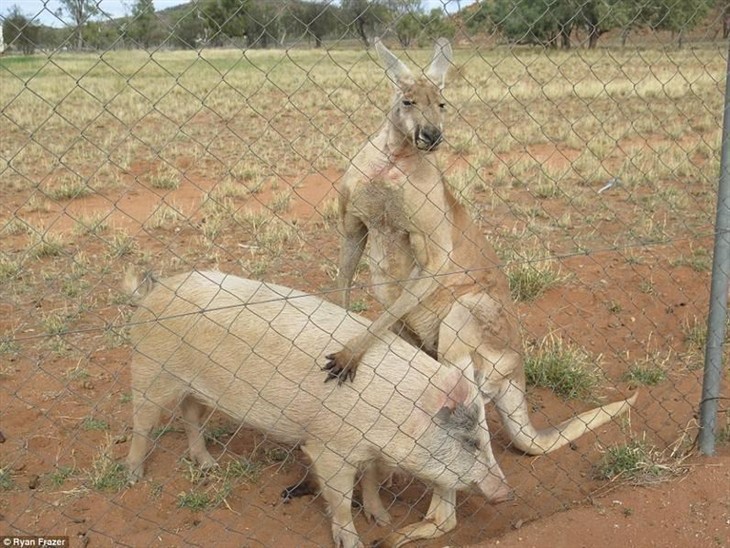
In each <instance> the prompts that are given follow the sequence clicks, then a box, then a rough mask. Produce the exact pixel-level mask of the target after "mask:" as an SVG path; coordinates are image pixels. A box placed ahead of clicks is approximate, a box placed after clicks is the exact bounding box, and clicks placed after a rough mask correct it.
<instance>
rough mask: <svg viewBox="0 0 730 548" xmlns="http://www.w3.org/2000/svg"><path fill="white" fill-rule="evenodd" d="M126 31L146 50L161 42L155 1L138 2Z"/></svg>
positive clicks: (143, 0)
mask: <svg viewBox="0 0 730 548" xmlns="http://www.w3.org/2000/svg"><path fill="white" fill-rule="evenodd" d="M126 30H127V35H128V36H129V37H130V38H131V39H132V40H134V41H135V42H137V43H138V44H140V45H141V46H142V47H143V48H145V49H146V48H149V47H150V46H151V45H152V44H153V43H155V42H159V40H160V39H161V37H162V36H161V34H162V33H161V29H160V23H159V21H158V20H157V16H156V15H155V5H154V2H153V0H136V2H135V4H134V6H133V7H132V14H131V16H130V21H129V23H128V24H127V29H126Z"/></svg>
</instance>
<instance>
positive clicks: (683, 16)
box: [652, 0, 714, 48]
mask: <svg viewBox="0 0 730 548" xmlns="http://www.w3.org/2000/svg"><path fill="white" fill-rule="evenodd" d="M713 3H714V2H713V0H682V1H681V2H678V1H677V0H655V5H656V15H655V18H654V20H653V21H652V27H653V28H654V29H664V30H669V31H671V32H672V34H675V35H677V45H678V46H679V47H680V48H681V47H682V45H683V43H684V34H685V32H687V31H688V30H691V29H693V28H694V27H696V26H697V24H698V23H699V22H700V21H701V20H702V19H703V18H704V17H705V16H706V15H707V13H708V12H709V11H710V8H711V7H712V6H713Z"/></svg>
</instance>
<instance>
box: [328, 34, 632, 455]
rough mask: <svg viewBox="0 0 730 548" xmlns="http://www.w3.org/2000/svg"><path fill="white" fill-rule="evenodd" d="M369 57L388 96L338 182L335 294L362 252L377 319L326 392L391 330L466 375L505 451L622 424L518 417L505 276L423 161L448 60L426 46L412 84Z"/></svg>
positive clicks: (589, 417) (351, 346)
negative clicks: (499, 429) (491, 409)
mask: <svg viewBox="0 0 730 548" xmlns="http://www.w3.org/2000/svg"><path fill="white" fill-rule="evenodd" d="M375 48H376V50H377V51H378V54H379V55H380V58H381V60H382V61H383V63H384V64H385V70H386V74H387V76H388V77H389V79H390V80H391V81H392V82H393V84H394V88H395V96H394V100H393V103H392V106H391V108H390V111H389V112H388V114H387V116H386V119H385V122H384V124H383V125H382V127H381V129H380V131H379V132H378V133H377V134H376V135H375V136H374V137H372V138H371V139H370V140H369V141H368V142H367V143H366V144H365V146H364V147H363V148H362V149H361V150H360V151H359V153H358V154H357V155H356V156H355V158H354V159H353V160H352V162H351V165H350V167H349V168H348V169H347V171H346V172H345V174H344V175H343V177H342V179H341V180H340V181H339V182H338V192H339V215H340V220H339V230H340V233H341V248H340V257H339V274H338V277H337V286H338V288H339V289H340V290H342V304H343V306H344V307H346V308H347V307H348V306H349V300H350V287H351V285H352V281H353V276H354V274H355V269H356V267H357V265H358V262H359V261H360V258H361V257H362V255H363V252H364V251H365V247H366V244H367V242H369V243H370V246H369V253H368V256H369V266H370V273H371V282H372V286H373V291H374V293H375V297H376V298H377V299H378V301H379V302H380V303H381V304H382V305H383V306H384V308H385V311H384V312H383V313H382V314H381V315H380V316H379V317H378V318H377V319H376V320H375V321H374V322H373V324H372V325H371V327H370V329H368V330H367V331H365V332H363V333H361V334H359V335H358V336H356V337H353V338H352V339H351V340H349V341H347V342H346V343H345V344H344V346H343V348H342V349H341V350H339V351H338V352H335V353H333V354H331V355H329V356H328V363H327V365H326V369H327V377H326V380H325V382H326V381H329V380H332V379H337V380H338V384H342V383H343V382H344V381H346V380H347V379H351V380H352V379H354V377H355V374H356V371H357V368H358V364H359V363H360V361H361V358H362V356H363V354H364V353H365V352H367V350H368V348H370V346H371V345H372V344H374V343H375V341H378V340H380V339H381V338H382V337H383V335H384V333H385V332H386V331H388V330H389V329H392V330H394V331H396V332H397V333H398V334H400V335H401V336H402V337H404V338H406V339H407V340H409V341H410V342H413V343H415V344H416V345H417V346H420V347H421V348H423V349H424V350H425V351H426V352H428V353H431V354H433V355H436V356H437V358H438V360H439V361H441V362H442V363H445V364H452V365H456V366H457V367H459V368H462V369H463V368H464V367H465V365H466V364H467V363H468V364H473V367H474V370H475V372H476V377H477V382H478V384H479V386H480V389H481V391H482V393H483V394H484V396H485V399H486V400H487V401H493V402H494V403H495V405H496V407H497V410H498V412H499V414H500V416H501V419H502V422H503V423H504V425H505V428H506V430H507V432H508V434H509V437H510V439H511V440H512V443H513V444H514V446H515V447H516V448H517V449H519V450H521V451H523V452H525V453H527V454H530V455H540V454H545V453H549V452H551V451H554V450H556V449H558V448H560V447H562V446H564V445H566V444H567V443H569V442H571V441H573V440H575V439H577V438H578V437H580V436H582V435H583V434H585V433H586V432H588V431H589V430H591V429H595V428H598V427H599V426H601V425H603V424H605V423H607V422H608V421H610V420H611V419H612V418H614V417H616V416H618V415H620V414H622V413H624V412H626V411H627V410H628V409H629V408H630V407H631V406H632V405H633V404H634V403H635V402H636V398H637V395H638V393H635V394H634V395H633V396H632V397H631V398H629V399H626V400H621V401H617V402H613V403H609V404H606V405H603V406H601V407H598V408H595V409H592V410H590V411H586V412H584V413H581V414H580V415H578V416H575V417H573V418H571V419H568V420H566V421H564V422H562V423H561V424H559V425H558V426H554V427H549V428H546V429H543V430H538V429H536V428H535V426H534V425H533V424H532V421H531V419H530V416H529V413H528V405H527V399H526V392H525V373H524V366H523V360H522V355H521V348H522V342H521V337H520V333H519V327H518V325H517V322H516V314H515V311H514V304H513V302H512V299H511V295H510V291H509V283H508V280H507V277H506V275H505V274H504V272H503V271H502V270H501V268H500V262H499V259H498V258H497V255H496V253H495V252H494V249H493V248H492V246H491V245H490V244H489V243H488V242H487V240H486V238H485V237H484V235H483V234H482V232H481V230H480V229H479V227H478V226H477V225H476V223H474V221H473V220H472V219H471V217H470V215H469V214H468V212H467V210H466V208H465V207H464V206H463V205H462V204H460V203H459V202H458V201H457V200H456V199H455V197H454V196H453V194H452V193H451V191H450V190H449V188H448V186H447V185H446V183H445V181H444V179H443V176H442V174H441V172H440V170H439V169H438V168H437V167H436V165H435V164H434V162H433V161H432V154H433V152H434V151H436V150H437V149H438V148H439V147H440V145H441V143H442V141H443V118H444V108H445V101H444V99H443V97H442V91H443V88H444V85H445V79H446V72H447V70H448V68H449V66H450V65H451V60H452V51H451V46H450V45H449V43H448V41H447V40H445V39H443V38H441V39H439V40H438V41H437V42H436V46H435V49H434V53H433V58H432V61H431V64H430V66H429V67H428V69H427V70H426V72H425V75H424V76H419V77H415V76H414V75H413V73H412V72H411V71H410V70H409V69H408V67H407V66H406V65H404V64H403V63H402V62H401V61H400V60H399V59H398V58H397V57H396V56H395V55H394V54H393V53H391V52H390V51H389V50H388V49H387V48H386V47H385V46H384V45H383V43H382V42H380V41H376V43H375Z"/></svg>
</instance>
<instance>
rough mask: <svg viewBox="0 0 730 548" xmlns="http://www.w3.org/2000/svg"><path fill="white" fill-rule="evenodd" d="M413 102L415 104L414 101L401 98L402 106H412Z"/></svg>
mask: <svg viewBox="0 0 730 548" xmlns="http://www.w3.org/2000/svg"><path fill="white" fill-rule="evenodd" d="M415 104H416V102H415V101H409V100H408V99H403V106H404V107H412V106H413V105H415Z"/></svg>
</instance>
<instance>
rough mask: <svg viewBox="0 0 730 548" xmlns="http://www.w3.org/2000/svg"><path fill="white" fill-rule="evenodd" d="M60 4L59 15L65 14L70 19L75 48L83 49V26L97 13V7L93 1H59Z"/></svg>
mask: <svg viewBox="0 0 730 548" xmlns="http://www.w3.org/2000/svg"><path fill="white" fill-rule="evenodd" d="M59 1H60V3H61V9H60V12H61V14H63V13H65V14H66V15H68V16H69V17H70V18H71V22H72V23H73V28H74V34H75V35H76V47H77V48H78V49H81V48H83V47H84V33H83V29H84V25H86V23H88V22H89V21H90V20H91V19H92V18H93V17H94V16H95V15H97V14H98V13H99V7H98V6H97V4H96V2H94V0H59Z"/></svg>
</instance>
